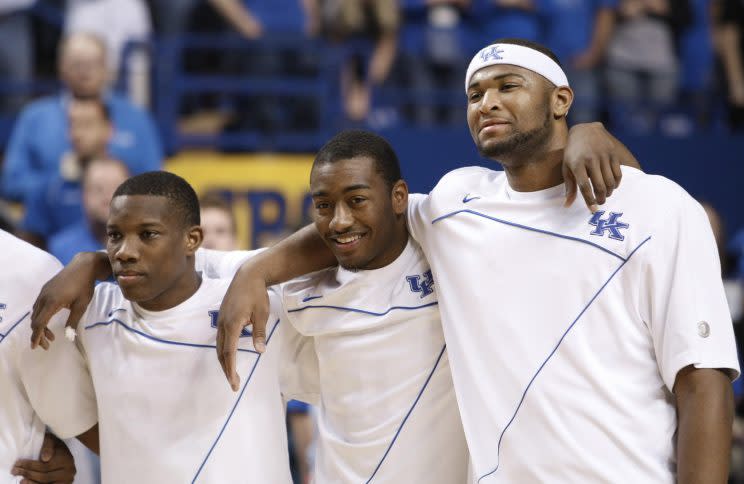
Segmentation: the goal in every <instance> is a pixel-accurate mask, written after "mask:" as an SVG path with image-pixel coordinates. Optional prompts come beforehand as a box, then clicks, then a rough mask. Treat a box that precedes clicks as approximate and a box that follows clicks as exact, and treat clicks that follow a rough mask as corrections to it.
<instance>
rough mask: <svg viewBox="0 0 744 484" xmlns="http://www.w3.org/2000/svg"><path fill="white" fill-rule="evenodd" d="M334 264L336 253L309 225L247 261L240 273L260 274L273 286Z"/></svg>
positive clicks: (312, 226) (268, 284) (267, 283)
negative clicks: (334, 254)
mask: <svg viewBox="0 0 744 484" xmlns="http://www.w3.org/2000/svg"><path fill="white" fill-rule="evenodd" d="M334 265H336V258H335V257H334V256H333V253H332V252H331V250H330V249H329V248H328V247H327V246H326V245H325V243H323V239H322V238H321V237H320V234H318V231H317V230H316V229H315V226H314V225H308V226H307V227H305V228H303V229H300V230H298V231H297V232H295V233H294V234H292V235H290V236H289V237H287V238H286V239H284V240H282V241H281V242H279V243H278V244H276V245H274V246H273V247H271V248H269V249H266V250H265V251H263V252H261V253H260V254H258V255H256V256H255V257H253V258H251V259H249V260H247V261H246V262H244V263H243V265H242V266H241V268H240V270H239V273H243V274H245V273H251V274H254V275H255V274H258V275H260V276H261V277H263V279H264V281H266V285H267V286H271V285H274V284H280V283H282V282H286V281H288V280H290V279H293V278H295V277H299V276H302V275H304V274H308V273H310V272H315V271H319V270H321V269H325V268H326V267H331V266H334Z"/></svg>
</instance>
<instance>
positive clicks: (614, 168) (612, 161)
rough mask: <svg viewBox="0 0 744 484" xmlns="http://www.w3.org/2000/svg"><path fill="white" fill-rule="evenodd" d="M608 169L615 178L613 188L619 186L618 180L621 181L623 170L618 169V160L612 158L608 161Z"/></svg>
mask: <svg viewBox="0 0 744 484" xmlns="http://www.w3.org/2000/svg"><path fill="white" fill-rule="evenodd" d="M610 168H611V169H612V174H613V175H614V176H615V188H617V187H619V186H620V180H622V179H623V170H622V168H620V160H619V159H617V157H615V156H613V157H611V159H610Z"/></svg>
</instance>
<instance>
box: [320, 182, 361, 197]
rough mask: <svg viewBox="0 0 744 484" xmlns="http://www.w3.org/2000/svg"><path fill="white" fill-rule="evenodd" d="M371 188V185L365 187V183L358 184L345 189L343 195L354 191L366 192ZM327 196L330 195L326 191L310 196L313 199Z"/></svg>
mask: <svg viewBox="0 0 744 484" xmlns="http://www.w3.org/2000/svg"><path fill="white" fill-rule="evenodd" d="M369 188H370V186H369V185H365V184H364V183H358V184H356V185H351V186H348V187H346V188H344V190H343V193H348V192H353V191H354V190H364V189H369ZM327 195H328V192H327V191H324V190H318V191H316V192H312V193H311V194H310V196H313V197H325V196H327Z"/></svg>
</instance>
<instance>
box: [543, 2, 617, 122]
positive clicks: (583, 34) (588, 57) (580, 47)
mask: <svg viewBox="0 0 744 484" xmlns="http://www.w3.org/2000/svg"><path fill="white" fill-rule="evenodd" d="M541 5H542V11H541V17H542V19H543V25H544V26H545V32H544V35H545V41H544V43H545V45H547V46H548V47H549V48H550V49H551V50H552V51H553V52H555V53H556V55H557V56H558V58H559V59H560V61H561V64H562V65H563V70H564V71H565V72H566V75H567V76H568V80H569V82H570V83H571V86H572V87H573V88H574V92H575V93H576V97H575V99H574V103H573V106H572V107H571V114H570V116H569V118H570V121H571V122H572V123H587V122H591V121H597V120H598V119H599V109H600V103H601V97H602V96H601V91H600V86H601V75H602V73H601V69H600V68H601V65H602V62H603V60H604V56H605V52H606V50H607V45H608V43H609V41H610V37H611V36H612V32H613V29H614V25H615V9H616V8H617V0H542V3H541Z"/></svg>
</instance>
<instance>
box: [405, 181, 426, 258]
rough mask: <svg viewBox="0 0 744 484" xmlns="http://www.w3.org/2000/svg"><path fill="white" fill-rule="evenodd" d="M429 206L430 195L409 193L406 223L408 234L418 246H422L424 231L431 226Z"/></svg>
mask: <svg viewBox="0 0 744 484" xmlns="http://www.w3.org/2000/svg"><path fill="white" fill-rule="evenodd" d="M430 205H431V195H424V194H421V193H411V194H409V195H408V213H407V217H406V223H407V224H408V232H409V233H410V234H411V237H413V240H415V241H416V242H418V243H419V245H424V241H423V237H424V234H425V230H426V229H427V228H428V226H429V225H431V215H430V213H429V211H430V208H429V207H430Z"/></svg>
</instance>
